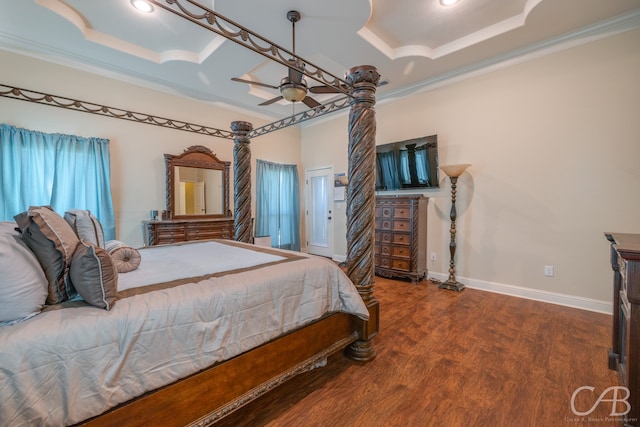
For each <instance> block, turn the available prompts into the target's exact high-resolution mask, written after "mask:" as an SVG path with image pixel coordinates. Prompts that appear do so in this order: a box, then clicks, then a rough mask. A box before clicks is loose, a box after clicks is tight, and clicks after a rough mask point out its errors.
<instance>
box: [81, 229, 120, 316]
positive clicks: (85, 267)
mask: <svg viewBox="0 0 640 427" xmlns="http://www.w3.org/2000/svg"><path fill="white" fill-rule="evenodd" d="M69 276H70V277H71V283H73V286H74V287H75V288H76V290H77V291H78V293H79V294H80V296H81V297H82V298H83V299H84V300H85V301H86V302H87V303H89V304H91V305H93V306H96V307H99V308H104V309H105V310H111V307H113V304H114V303H115V302H116V296H117V293H118V271H117V270H116V266H115V264H114V263H113V260H112V259H111V255H109V253H108V252H107V251H106V250H104V249H102V248H100V247H98V246H94V245H92V244H91V243H87V242H84V241H80V243H79V244H78V246H77V248H76V251H75V253H74V254H73V261H71V269H70V270H69Z"/></svg>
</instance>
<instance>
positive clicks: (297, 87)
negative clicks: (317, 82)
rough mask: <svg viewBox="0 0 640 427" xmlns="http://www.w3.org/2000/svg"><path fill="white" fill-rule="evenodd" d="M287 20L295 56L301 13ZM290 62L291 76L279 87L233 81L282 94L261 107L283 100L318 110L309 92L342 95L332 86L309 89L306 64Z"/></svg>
mask: <svg viewBox="0 0 640 427" xmlns="http://www.w3.org/2000/svg"><path fill="white" fill-rule="evenodd" d="M287 19H288V20H289V21H290V22H291V25H292V38H293V54H294V55H295V53H296V22H298V21H299V20H300V12H298V11H295V10H290V11H289V12H287ZM289 62H290V63H291V65H292V66H291V67H290V68H289V74H288V75H287V76H286V77H284V78H283V79H282V80H280V85H279V86H274V85H270V84H267V83H261V82H256V81H252V80H245V79H240V78H237V77H233V78H232V79H231V80H233V81H235V82H240V83H248V84H251V85H256V86H263V87H268V88H271V89H278V90H279V91H280V93H281V95H280V96H277V97H275V98H272V99H269V100H267V101H264V102H263V103H261V104H258V105H261V106H264V105H269V104H273V103H274V102H278V101H280V100H281V99H285V100H287V101H290V102H301V101H302V102H303V103H304V104H305V105H306V106H307V107H309V108H317V107H319V106H320V105H322V104H320V103H319V102H318V101H316V100H315V99H313V98H311V97H310V96H308V95H307V93H308V92H311V93H341V92H340V91H339V90H337V89H336V88H333V87H331V86H313V87H308V86H307V81H306V80H305V79H304V78H303V76H304V74H303V73H302V71H301V70H302V69H303V68H304V64H302V63H297V61H296V59H295V58H290V59H289Z"/></svg>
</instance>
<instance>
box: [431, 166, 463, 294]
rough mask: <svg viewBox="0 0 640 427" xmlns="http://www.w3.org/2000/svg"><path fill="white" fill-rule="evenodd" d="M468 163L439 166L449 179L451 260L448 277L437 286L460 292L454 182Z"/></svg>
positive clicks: (461, 288)
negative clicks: (457, 266)
mask: <svg viewBox="0 0 640 427" xmlns="http://www.w3.org/2000/svg"><path fill="white" fill-rule="evenodd" d="M469 166H471V165H470V164H459V165H448V166H440V169H442V171H443V172H444V173H445V174H447V176H448V177H449V179H450V180H451V214H450V215H449V216H450V218H451V229H450V232H451V243H449V252H450V253H451V261H450V262H449V278H448V279H447V280H446V281H445V282H442V283H441V284H440V286H438V287H439V288H442V289H450V290H452V291H457V292H460V291H462V290H463V289H464V287H465V286H464V285H463V284H462V283H460V282H458V281H457V280H456V262H455V254H456V183H457V182H458V177H459V176H460V175H462V172H464V171H465V169H467V168H468V167H469Z"/></svg>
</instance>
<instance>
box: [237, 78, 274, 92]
mask: <svg viewBox="0 0 640 427" xmlns="http://www.w3.org/2000/svg"><path fill="white" fill-rule="evenodd" d="M231 80H233V81H234V82H239V83H248V84H250V85H256V86H263V87H268V88H271V89H279V87H278V86H273V85H270V84H267V83H260V82H254V81H252V80H245V79H240V78H238V77H232V78H231Z"/></svg>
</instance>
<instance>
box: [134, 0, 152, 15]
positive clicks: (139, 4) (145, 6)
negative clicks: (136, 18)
mask: <svg viewBox="0 0 640 427" xmlns="http://www.w3.org/2000/svg"><path fill="white" fill-rule="evenodd" d="M131 4H132V5H133V7H135V8H136V9H138V10H139V11H140V12H144V13H151V12H153V5H152V4H151V3H149V2H148V1H145V0H131Z"/></svg>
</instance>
